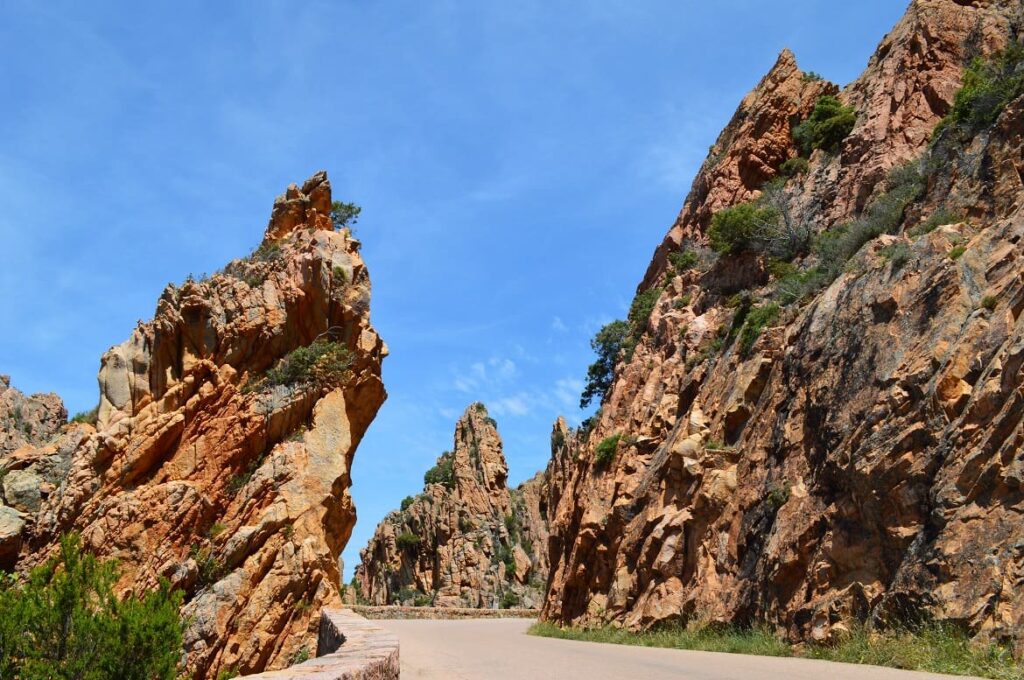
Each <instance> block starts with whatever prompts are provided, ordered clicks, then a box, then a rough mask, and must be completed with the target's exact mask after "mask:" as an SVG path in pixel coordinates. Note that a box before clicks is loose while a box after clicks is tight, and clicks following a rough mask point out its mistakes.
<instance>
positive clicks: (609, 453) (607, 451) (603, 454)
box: [594, 434, 622, 467]
mask: <svg viewBox="0 0 1024 680" xmlns="http://www.w3.org/2000/svg"><path fill="white" fill-rule="evenodd" d="M621 438H622V435H621V434H613V435H612V436H610V437H605V438H604V439H602V440H601V442H600V443H599V444H598V445H597V446H596V447H594V464H595V465H596V466H597V467H604V466H606V465H608V464H609V463H611V462H612V460H613V459H614V458H615V451H616V449H618V448H619V440H620V439H621Z"/></svg>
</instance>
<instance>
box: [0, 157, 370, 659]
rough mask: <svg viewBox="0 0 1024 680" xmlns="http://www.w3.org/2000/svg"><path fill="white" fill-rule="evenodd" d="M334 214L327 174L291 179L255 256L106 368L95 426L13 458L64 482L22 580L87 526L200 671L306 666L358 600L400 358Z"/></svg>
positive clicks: (53, 491)
mask: <svg viewBox="0 0 1024 680" xmlns="http://www.w3.org/2000/svg"><path fill="white" fill-rule="evenodd" d="M330 210H331V188H330V183H329V182H328V180H327V176H326V174H325V173H322V172H321V173H318V174H316V175H314V176H313V177H312V178H310V179H309V180H308V181H307V182H306V183H305V184H304V185H303V186H302V187H298V186H295V185H292V186H290V187H289V188H288V190H287V192H286V193H285V194H284V195H282V196H280V197H278V199H277V200H276V201H275V203H274V209H273V214H272V217H271V220H270V223H269V225H268V227H267V229H266V234H265V236H264V239H263V242H262V243H261V245H260V247H259V248H258V249H257V250H256V251H255V252H254V253H253V254H252V255H251V256H250V257H248V258H246V259H244V260H236V261H234V262H232V263H230V264H229V265H228V266H227V267H226V268H225V269H224V270H223V271H222V272H219V273H217V274H215V275H213V276H212V277H209V278H208V279H203V280H192V279H191V278H190V279H189V280H188V281H186V283H185V284H184V285H182V286H180V287H176V286H173V285H171V286H168V288H167V289H166V290H165V291H164V293H163V295H162V296H161V297H160V300H159V302H158V303H157V309H156V314H155V316H154V318H153V320H152V321H149V322H146V323H140V324H139V326H138V327H137V328H136V329H135V331H134V332H133V333H132V335H131V337H130V338H129V339H128V340H127V341H125V342H124V343H122V344H121V345H118V346H116V347H113V348H111V349H110V350H109V351H108V352H107V353H106V354H105V355H104V356H103V358H102V362H101V369H100V374H99V383H100V402H99V409H98V422H97V424H96V427H95V428H93V427H92V426H89V425H75V426H71V427H69V428H67V429H66V430H65V432H64V433H63V434H62V435H61V437H60V438H58V439H57V440H55V441H53V442H51V443H49V444H47V445H46V446H44V447H41V448H40V447H36V448H34V449H32V448H30V449H21V450H19V451H16V452H14V453H13V454H12V457H14V458H19V459H20V460H22V461H24V462H23V464H20V465H21V468H22V469H25V470H30V471H32V472H33V474H36V475H37V476H38V477H39V478H40V479H41V480H42V481H43V482H45V483H47V484H48V485H49V488H48V489H47V490H46V493H45V494H40V495H33V494H32V493H30V492H29V491H27V490H26V491H25V492H24V493H23V497H24V498H25V504H24V508H22V509H23V510H24V513H25V514H24V515H23V518H24V519H25V520H26V527H25V530H24V535H23V543H24V545H23V546H22V548H21V553H20V558H19V560H18V564H17V568H18V569H19V570H23V571H24V570H27V569H29V568H31V567H32V566H34V565H36V564H38V563H40V562H41V561H42V560H44V559H45V558H46V557H47V555H48V554H49V553H50V551H52V550H53V548H54V545H55V542H56V541H57V539H58V538H59V537H60V536H61V535H62V534H64V533H66V532H70V531H77V532H80V534H81V536H82V541H83V544H84V545H85V546H86V547H87V548H89V549H90V550H92V551H94V552H96V553H97V554H99V555H101V556H105V557H115V558H117V559H118V561H119V564H120V568H121V573H122V576H121V580H120V582H119V583H118V588H119V590H120V591H121V592H124V593H127V592H139V591H142V590H145V589H148V588H152V587H154V586H155V585H156V584H157V580H158V579H159V578H161V577H162V578H166V579H169V580H170V582H171V583H172V584H173V585H174V586H176V587H179V588H182V589H183V590H184V591H185V593H186V603H185V606H184V612H183V614H184V615H185V616H186V617H187V620H188V622H189V623H188V629H187V631H186V635H185V644H186V652H187V654H188V659H187V669H188V672H189V674H190V675H191V676H192V677H195V678H213V677H216V676H217V675H218V673H219V672H220V671H227V670H231V671H236V672H238V673H242V674H246V673H252V672H257V671H262V670H264V669H274V668H280V667H282V666H286V665H288V663H289V661H290V659H291V658H292V657H293V655H294V654H295V653H297V652H298V651H299V649H300V648H301V646H302V645H304V644H307V643H308V641H309V639H311V638H315V635H316V630H317V624H318V621H319V617H320V610H321V609H322V608H323V607H325V606H331V605H337V604H340V574H339V566H338V556H339V555H340V554H341V551H342V549H343V548H344V546H345V544H346V542H347V541H348V538H349V536H350V534H351V531H352V527H353V525H354V523H355V508H354V507H353V505H352V500H351V497H350V495H349V491H348V489H349V486H350V481H351V480H350V478H349V473H350V470H351V464H352V458H353V455H354V454H355V449H356V447H357V445H358V444H359V441H360V439H361V438H362V436H363V434H364V432H365V431H366V428H367V426H368V425H369V424H370V422H371V420H372V419H373V418H374V416H375V414H376V412H377V409H378V408H379V407H380V405H381V403H382V402H383V401H384V398H385V391H384V387H383V384H382V382H381V378H380V370H381V360H382V359H383V357H384V356H386V354H387V349H386V347H385V345H384V343H383V342H382V341H381V339H380V338H379V337H378V335H377V333H376V331H375V330H374V329H373V327H372V326H371V325H370V310H369V301H370V281H369V277H368V274H367V271H366V267H365V265H364V264H363V261H362V259H361V258H360V256H359V243H358V242H357V241H355V240H353V238H352V237H351V235H350V233H349V232H348V231H347V230H341V231H336V230H335V227H334V224H333V222H332V220H331V216H330ZM58 468H59V469H60V474H54V475H50V474H49V473H48V472H47V471H48V470H54V469H58ZM13 474H14V473H9V474H8V478H10V477H11V476H12V475H13ZM5 481H6V480H5ZM3 524H4V519H3V517H2V516H0V527H2V526H3Z"/></svg>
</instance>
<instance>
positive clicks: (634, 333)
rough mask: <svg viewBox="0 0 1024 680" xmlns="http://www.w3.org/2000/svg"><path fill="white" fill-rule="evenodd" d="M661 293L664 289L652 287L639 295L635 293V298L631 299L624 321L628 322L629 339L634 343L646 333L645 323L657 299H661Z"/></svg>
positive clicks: (648, 319) (649, 317)
mask: <svg viewBox="0 0 1024 680" xmlns="http://www.w3.org/2000/svg"><path fill="white" fill-rule="evenodd" d="M663 291H664V288H659V287H658V286H654V287H652V288H648V289H647V290H645V291H643V292H641V293H637V294H636V297H634V298H633V302H632V304H630V306H629V314H628V315H627V316H626V320H627V321H628V322H629V331H630V337H631V338H632V339H633V340H634V342H635V341H637V340H639V339H640V338H642V337H643V335H644V333H646V332H647V322H648V321H650V319H651V312H653V311H654V305H656V304H657V303H658V298H659V297H661V293H662V292H663Z"/></svg>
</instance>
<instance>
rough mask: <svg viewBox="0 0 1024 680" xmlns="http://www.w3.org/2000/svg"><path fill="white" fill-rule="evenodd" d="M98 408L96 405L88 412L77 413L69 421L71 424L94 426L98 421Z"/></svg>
mask: <svg viewBox="0 0 1024 680" xmlns="http://www.w3.org/2000/svg"><path fill="white" fill-rule="evenodd" d="M99 415H100V407H99V405H98V404H97V405H96V406H94V407H92V408H91V409H89V410H88V411H79V412H78V413H76V414H75V417H74V418H72V419H71V422H72V423H82V424H83V425H93V426H95V425H96V422H97V421H98V420H99Z"/></svg>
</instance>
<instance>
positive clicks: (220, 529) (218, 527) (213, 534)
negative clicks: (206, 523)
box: [206, 522, 227, 539]
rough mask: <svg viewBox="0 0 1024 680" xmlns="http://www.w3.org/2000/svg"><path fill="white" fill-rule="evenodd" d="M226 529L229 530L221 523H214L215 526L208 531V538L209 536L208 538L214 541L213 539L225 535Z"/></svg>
mask: <svg viewBox="0 0 1024 680" xmlns="http://www.w3.org/2000/svg"><path fill="white" fill-rule="evenodd" d="M226 528H227V527H225V526H224V525H223V524H221V523H220V522H214V523H213V524H212V525H211V526H210V528H209V529H207V530H206V536H207V537H208V538H211V539H212V538H217V537H218V536H220V535H221V534H223V533H224V530H225V529H226Z"/></svg>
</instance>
